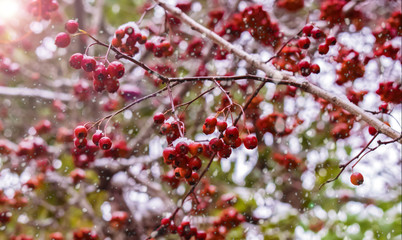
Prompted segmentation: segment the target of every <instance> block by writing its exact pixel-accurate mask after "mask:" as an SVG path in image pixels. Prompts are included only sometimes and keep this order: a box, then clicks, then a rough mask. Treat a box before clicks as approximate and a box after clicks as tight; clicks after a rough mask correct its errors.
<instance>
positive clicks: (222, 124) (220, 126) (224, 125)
mask: <svg viewBox="0 0 402 240" xmlns="http://www.w3.org/2000/svg"><path fill="white" fill-rule="evenodd" d="M216 127H217V128H218V130H219V132H223V131H225V130H226V128H227V127H228V124H227V123H226V121H223V120H218V121H217V123H216Z"/></svg>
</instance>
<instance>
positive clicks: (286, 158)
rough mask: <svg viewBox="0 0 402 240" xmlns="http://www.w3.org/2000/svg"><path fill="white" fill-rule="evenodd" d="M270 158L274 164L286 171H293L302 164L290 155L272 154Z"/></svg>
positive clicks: (298, 159)
mask: <svg viewBox="0 0 402 240" xmlns="http://www.w3.org/2000/svg"><path fill="white" fill-rule="evenodd" d="M272 158H273V160H274V161H275V162H277V163H278V164H279V165H281V166H283V167H285V168H286V169H295V168H297V167H298V166H299V165H301V163H302V161H301V159H300V158H298V157H296V156H294V155H293V154H290V153H287V154H280V153H274V154H273V157H272Z"/></svg>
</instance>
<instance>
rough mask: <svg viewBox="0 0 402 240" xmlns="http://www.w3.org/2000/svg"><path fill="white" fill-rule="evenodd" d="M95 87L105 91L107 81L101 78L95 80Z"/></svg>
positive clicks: (97, 89) (99, 90) (96, 89)
mask: <svg viewBox="0 0 402 240" xmlns="http://www.w3.org/2000/svg"><path fill="white" fill-rule="evenodd" d="M93 87H94V90H95V91H97V92H103V90H105V83H104V82H102V81H100V80H96V79H94V80H93Z"/></svg>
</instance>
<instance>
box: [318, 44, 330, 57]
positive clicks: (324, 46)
mask: <svg viewBox="0 0 402 240" xmlns="http://www.w3.org/2000/svg"><path fill="white" fill-rule="evenodd" d="M328 51H329V46H328V45H327V44H325V43H321V44H320V45H319V46H318V53H320V54H321V55H325V54H327V53H328Z"/></svg>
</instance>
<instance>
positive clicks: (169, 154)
mask: <svg viewBox="0 0 402 240" xmlns="http://www.w3.org/2000/svg"><path fill="white" fill-rule="evenodd" d="M162 155H163V160H164V162H165V163H166V164H172V163H173V161H174V160H175V159H176V155H177V153H176V149H175V148H172V147H167V148H165V149H164V150H163V153H162Z"/></svg>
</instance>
